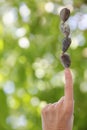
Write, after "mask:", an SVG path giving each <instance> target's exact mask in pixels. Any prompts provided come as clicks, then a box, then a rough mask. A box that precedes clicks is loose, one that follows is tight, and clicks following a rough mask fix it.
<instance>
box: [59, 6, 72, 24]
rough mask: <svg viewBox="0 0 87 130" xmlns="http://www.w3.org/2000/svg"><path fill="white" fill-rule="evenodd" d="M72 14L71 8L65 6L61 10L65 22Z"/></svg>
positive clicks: (61, 16)
mask: <svg viewBox="0 0 87 130" xmlns="http://www.w3.org/2000/svg"><path fill="white" fill-rule="evenodd" d="M69 16H70V10H69V9H67V8H63V9H62V10H61V11H60V18H61V19H62V21H63V22H65V21H66V20H67V19H68V18H69Z"/></svg>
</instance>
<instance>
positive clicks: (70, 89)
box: [65, 68, 73, 105]
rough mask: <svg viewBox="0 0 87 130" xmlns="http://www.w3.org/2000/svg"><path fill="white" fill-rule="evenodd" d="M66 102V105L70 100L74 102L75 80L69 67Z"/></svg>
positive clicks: (66, 82)
mask: <svg viewBox="0 0 87 130" xmlns="http://www.w3.org/2000/svg"><path fill="white" fill-rule="evenodd" d="M65 102H66V105H68V104H69V102H72V103H73V80H72V74H71V71H70V69H69V68H66V69H65Z"/></svg>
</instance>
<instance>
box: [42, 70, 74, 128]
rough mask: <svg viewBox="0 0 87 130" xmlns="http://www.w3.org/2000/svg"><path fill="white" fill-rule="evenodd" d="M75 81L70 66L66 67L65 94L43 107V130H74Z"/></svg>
mask: <svg viewBox="0 0 87 130" xmlns="http://www.w3.org/2000/svg"><path fill="white" fill-rule="evenodd" d="M73 112H74V99H73V81H72V75H71V72H70V69H69V68H66V69H65V95H64V97H62V98H61V99H60V100H59V101H58V102H56V103H53V104H48V105H47V106H45V107H44V108H43V109H42V114H41V115H42V128H43V130H72V126H73Z"/></svg>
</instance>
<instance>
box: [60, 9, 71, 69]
mask: <svg viewBox="0 0 87 130" xmlns="http://www.w3.org/2000/svg"><path fill="white" fill-rule="evenodd" d="M69 16H70V10H69V9H67V8H63V9H62V10H61V12H60V18H61V31H62V33H63V35H64V39H63V41H62V55H61V62H62V64H63V66H64V67H65V68H68V67H70V65H71V60H70V57H69V55H68V54H67V53H66V51H67V50H68V48H69V46H70V44H71V38H70V37H69V35H70V27H69V25H68V24H67V22H66V21H67V20H68V18H69Z"/></svg>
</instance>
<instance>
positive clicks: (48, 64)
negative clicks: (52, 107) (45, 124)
mask: <svg viewBox="0 0 87 130" xmlns="http://www.w3.org/2000/svg"><path fill="white" fill-rule="evenodd" d="M63 7H69V8H70V10H71V17H70V19H69V20H68V22H69V25H70V27H71V38H72V44H71V47H70V48H69V50H68V53H69V54H70V57H71V61H72V64H71V70H72V74H73V80H74V98H75V112H74V127H73V130H87V44H86V41H87V22H86V21H87V1H86V0H25V1H23V0H0V130H41V129H42V126H41V109H42V108H43V107H44V106H45V105H46V104H47V103H53V102H57V101H58V100H59V99H60V97H61V96H63V95H64V68H63V66H62V65H61V63H60V54H61V44H62V39H63V37H64V36H63V35H62V33H61V31H60V17H59V11H60V9H61V8H63Z"/></svg>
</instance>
